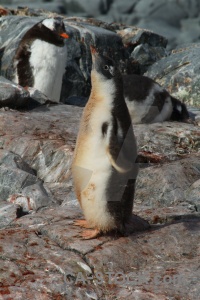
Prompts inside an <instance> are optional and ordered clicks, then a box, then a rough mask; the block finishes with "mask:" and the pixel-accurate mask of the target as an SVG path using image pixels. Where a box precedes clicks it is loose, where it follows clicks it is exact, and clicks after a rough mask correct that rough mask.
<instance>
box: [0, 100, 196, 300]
mask: <svg viewBox="0 0 200 300" xmlns="http://www.w3.org/2000/svg"><path fill="white" fill-rule="evenodd" d="M81 113H82V108H78V107H73V106H67V105H57V106H49V107H48V106H44V107H42V108H37V109H35V110H32V111H31V112H18V111H12V110H9V111H1V113H0V124H1V133H0V135H1V168H0V172H1V173H2V172H3V174H5V169H6V170H7V172H8V173H9V175H8V176H3V177H2V176H1V184H0V192H1V207H0V212H1V214H0V227H1V229H0V239H1V243H0V253H1V254H0V270H1V272H0V274H1V277H0V295H1V297H0V299H3V300H4V299H5V300H7V299H120V300H121V299H130V300H131V299H159V300H160V299H185V300H186V299H187V300H188V299H191V300H194V299H198V297H199V293H200V290H199V275H200V272H199V255H200V248H199V246H200V243H199V241H200V214H199V212H200V206H199V195H200V164H199V161H200V160H199V158H200V154H199V145H200V131H199V127H198V126H196V125H191V124H190V125H188V124H180V123H179V124H177V123H176V122H174V123H170V122H168V123H167V122H164V123H160V124H159V123H157V124H152V125H143V124H141V125H135V126H134V128H135V134H136V137H137V141H138V148H139V156H140V172H139V176H138V180H137V192H136V197H135V206H134V213H135V214H137V215H139V216H140V217H142V218H144V219H146V220H148V221H149V223H150V224H151V228H150V229H149V230H147V231H144V232H136V233H135V234H133V235H131V236H129V237H120V236H117V235H115V234H111V235H107V236H102V237H99V238H97V239H93V240H90V241H84V240H82V239H81V238H80V236H79V235H80V233H81V230H80V229H79V228H77V227H76V226H74V225H73V220H74V219H76V218H81V217H82V212H81V210H80V208H79V205H78V203H77V201H76V199H75V195H74V193H73V187H72V184H71V172H70V163H71V159H72V155H73V149H74V145H75V139H76V135H77V131H78V123H79V119H80V115H81ZM13 125H14V126H13ZM177 125H178V126H177ZM13 153H14V156H15V157H14V158H13V161H14V162H15V164H13V163H12V164H11V161H12V160H11V154H12V155H13ZM9 155H10V156H9ZM18 155H19V156H20V157H21V162H20V163H19V157H18ZM8 156H9V157H10V158H9V159H6V158H8ZM12 157H13V156H12ZM16 158H18V160H16ZM25 162H26V168H25V166H24V164H25ZM32 169H34V170H35V174H32V177H33V178H32V177H31V174H30V173H31V172H32ZM20 174H21V175H20ZM22 175H23V177H22ZM28 175H29V180H27V176H28ZM34 176H35V177H34ZM10 178H16V179H15V181H13V188H12V190H11V191H10V194H12V195H15V197H11V195H9V193H8V192H6V187H8V186H9V185H10V181H9V180H10ZM21 178H22V179H21ZM34 178H40V179H42V180H43V182H44V183H43V185H42V188H41V183H40V184H39V183H38V182H37V180H35V179H34ZM35 181H36V182H35ZM33 188H34V190H35V191H36V192H37V194H38V193H40V197H39V199H41V194H42V196H43V197H44V196H46V197H48V199H49V202H43V201H41V202H39V201H38V198H36V197H34V194H32V198H33V199H32V202H31V201H30V199H28V197H27V191H30V190H31V189H33ZM20 196H21V199H20V198H19V197H20ZM22 196H24V198H23V199H22ZM11 198H12V199H11ZM20 207H23V209H21V213H20V209H19V208H20ZM35 207H36V209H35Z"/></svg>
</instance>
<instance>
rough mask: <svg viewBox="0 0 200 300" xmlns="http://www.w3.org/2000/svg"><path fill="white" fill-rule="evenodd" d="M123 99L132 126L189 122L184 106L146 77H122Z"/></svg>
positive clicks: (133, 75)
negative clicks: (168, 121)
mask: <svg viewBox="0 0 200 300" xmlns="http://www.w3.org/2000/svg"><path fill="white" fill-rule="evenodd" d="M123 82H124V97H125V100H126V104H127V106H128V109H129V112H130V115H131V118H132V121H133V123H134V124H139V123H155V122H163V121H167V120H173V121H180V122H190V117H189V112H188V110H187V108H186V105H185V104H184V103H182V102H181V101H180V100H178V99H176V98H174V97H172V96H170V94H169V93H168V92H167V91H166V90H165V89H164V88H162V87H161V86H160V85H159V84H158V83H157V82H155V81H154V80H152V79H151V78H148V77H146V76H140V75H135V74H131V75H124V76H123Z"/></svg>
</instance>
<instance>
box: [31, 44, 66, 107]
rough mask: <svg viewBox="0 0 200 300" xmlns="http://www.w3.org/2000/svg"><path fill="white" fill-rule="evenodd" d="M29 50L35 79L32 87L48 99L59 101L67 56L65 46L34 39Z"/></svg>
mask: <svg viewBox="0 0 200 300" xmlns="http://www.w3.org/2000/svg"><path fill="white" fill-rule="evenodd" d="M30 50H31V56H30V64H31V67H32V68H33V76H34V79H35V81H34V86H33V87H34V88H36V89H38V90H40V91H41V92H42V93H44V94H45V95H46V96H47V97H48V98H49V99H52V100H54V101H56V102H59V101H60V93H61V87H62V77H63V74H64V71H65V65H66V58H67V50H66V46H64V47H58V46H54V45H52V44H49V43H47V42H44V41H41V40H36V41H34V42H33V44H32V46H31V49H30Z"/></svg>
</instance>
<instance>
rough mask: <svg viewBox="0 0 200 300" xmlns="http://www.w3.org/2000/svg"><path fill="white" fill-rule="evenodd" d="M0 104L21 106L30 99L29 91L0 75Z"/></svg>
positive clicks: (2, 105) (14, 106)
mask: <svg viewBox="0 0 200 300" xmlns="http://www.w3.org/2000/svg"><path fill="white" fill-rule="evenodd" d="M0 90H1V92H0V106H1V107H5V106H9V107H13V108H18V107H23V106H26V105H27V102H28V101H29V100H30V95H29V93H28V92H27V91H26V90H25V89H24V88H22V87H21V86H19V85H16V84H15V83H13V82H11V81H9V80H7V79H5V78H4V77H2V76H0Z"/></svg>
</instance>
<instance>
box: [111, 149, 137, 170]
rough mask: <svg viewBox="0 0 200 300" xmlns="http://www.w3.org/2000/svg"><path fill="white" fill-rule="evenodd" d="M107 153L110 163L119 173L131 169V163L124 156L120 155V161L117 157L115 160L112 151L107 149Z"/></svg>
mask: <svg viewBox="0 0 200 300" xmlns="http://www.w3.org/2000/svg"><path fill="white" fill-rule="evenodd" d="M107 155H108V158H109V160H110V162H111V165H112V166H113V168H114V169H115V170H116V171H118V172H119V173H127V172H129V171H130V170H131V169H132V167H133V164H132V163H131V162H129V161H128V160H126V159H125V158H124V157H120V161H119V157H118V159H117V160H115V159H114V158H113V156H112V153H111V152H110V151H109V150H108V149H107Z"/></svg>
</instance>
